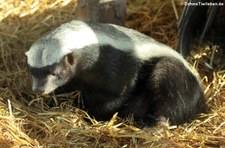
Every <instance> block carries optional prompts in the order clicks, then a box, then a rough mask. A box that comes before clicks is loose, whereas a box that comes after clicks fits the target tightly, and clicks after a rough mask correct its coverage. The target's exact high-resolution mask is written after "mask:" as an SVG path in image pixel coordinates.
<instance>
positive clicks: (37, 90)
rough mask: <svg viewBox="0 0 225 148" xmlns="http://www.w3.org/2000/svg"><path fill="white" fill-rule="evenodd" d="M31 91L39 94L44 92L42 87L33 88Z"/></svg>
mask: <svg viewBox="0 0 225 148" xmlns="http://www.w3.org/2000/svg"><path fill="white" fill-rule="evenodd" d="M33 92H35V93H37V94H40V95H41V94H43V93H44V88H33Z"/></svg>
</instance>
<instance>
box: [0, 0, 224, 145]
mask: <svg viewBox="0 0 225 148" xmlns="http://www.w3.org/2000/svg"><path fill="white" fill-rule="evenodd" d="M181 2H182V1H173V0H172V1H170V0H160V1H159V0H155V1H149V0H128V15H127V22H126V25H127V26H128V27H131V28H134V29H137V30H139V31H141V32H143V33H145V34H148V35H150V36H152V37H153V38H155V39H157V40H159V41H161V42H163V43H165V44H168V45H170V46H171V47H173V48H175V47H176V43H177V32H178V30H177V22H178V21H177V17H179V16H180V14H181V10H182V5H181ZM75 8H76V1H75V0H74V1H73V0H65V1H62V0H55V1H50V0H39V1H37V0H23V1H19V0H0V52H1V54H0V147H6V148H7V147H42V146H43V147H225V121H224V119H225V87H224V85H225V69H224V63H225V61H224V57H223V56H224V55H223V54H222V51H221V49H220V47H218V46H216V45H212V44H210V43H207V44H205V45H202V46H201V47H196V50H195V51H196V52H195V53H193V54H192V56H190V57H189V59H188V60H189V62H190V63H191V64H192V65H193V66H194V67H195V68H196V69H197V70H198V71H199V73H200V76H201V78H202V83H203V85H204V88H205V95H206V99H207V104H208V106H209V113H207V114H203V115H201V116H200V117H198V118H197V120H194V121H193V122H191V123H186V124H184V125H182V126H179V127H171V129H168V128H166V127H154V128H146V129H143V130H141V129H138V128H137V127H135V126H134V125H133V122H132V119H124V120H122V119H119V118H117V117H116V115H114V117H113V118H112V119H111V121H108V122H98V121H95V120H94V119H91V118H90V117H89V116H88V115H87V114H86V113H85V112H84V111H82V110H79V109H78V108H76V107H74V106H73V105H72V101H71V100H73V99H74V98H76V99H77V100H78V103H77V105H79V106H82V101H80V99H79V98H80V94H79V93H77V92H73V93H71V94H62V95H60V96H46V97H42V96H37V95H35V94H33V93H32V91H31V80H30V77H29V74H28V73H27V69H26V58H25V56H24V52H25V51H26V50H28V49H29V47H30V45H31V44H32V43H33V42H34V41H35V40H36V39H38V38H39V37H40V36H41V35H43V34H44V33H45V32H47V31H49V30H51V29H53V28H55V27H56V26H58V25H59V24H61V23H64V22H67V21H69V20H72V19H74V15H75V14H74V12H75ZM175 12H176V13H175ZM210 64H211V65H213V66H214V68H213V69H210V68H209V66H208V65H210ZM51 99H53V100H54V102H55V103H56V104H58V105H57V107H52V108H50V107H48V106H47V105H46V104H47V102H49V100H51ZM79 101H80V102H79ZM60 102H62V103H60Z"/></svg>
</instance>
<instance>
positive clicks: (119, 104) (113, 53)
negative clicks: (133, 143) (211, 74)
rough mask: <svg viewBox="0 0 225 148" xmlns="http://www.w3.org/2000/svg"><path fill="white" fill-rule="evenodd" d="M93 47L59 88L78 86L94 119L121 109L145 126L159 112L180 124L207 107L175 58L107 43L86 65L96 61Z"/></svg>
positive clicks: (195, 83) (192, 78)
mask: <svg viewBox="0 0 225 148" xmlns="http://www.w3.org/2000/svg"><path fill="white" fill-rule="evenodd" d="M84 50H85V49H84ZM87 51H88V52H87ZM92 53H94V51H93V50H92V51H90V50H89V49H88V47H87V49H86V52H85V55H86V54H87V55H88V58H86V59H88V60H86V62H84V63H82V64H77V65H78V66H77V67H76V73H75V75H74V76H73V77H72V79H71V80H70V81H69V83H67V84H66V85H64V86H63V90H64V91H74V90H81V92H82V96H83V99H84V104H85V107H86V108H87V109H88V113H89V114H90V115H93V116H94V117H95V118H96V119H98V120H108V119H110V118H111V117H112V115H113V114H114V113H115V112H119V116H121V117H127V116H128V115H130V114H133V115H134V118H135V119H136V121H143V122H144V124H145V125H147V126H151V125H155V124H157V122H159V120H160V117H165V118H168V119H169V122H170V124H172V125H174V124H176V125H178V124H181V123H184V122H186V121H189V120H191V119H193V117H194V116H195V115H196V114H198V113H201V112H204V111H205V101H204V96H203V92H202V88H201V86H200V84H199V82H198V80H197V78H196V77H195V76H194V75H193V73H191V72H190V71H189V70H187V68H186V67H185V66H184V65H183V63H181V62H180V61H178V60H177V59H173V58H171V57H157V58H152V59H150V60H148V61H145V62H144V63H143V62H140V61H139V60H137V59H135V58H134V56H133V55H129V54H127V53H125V52H123V51H121V50H117V49H115V48H113V47H111V46H108V45H107V46H101V48H100V52H99V53H100V57H99V58H98V59H97V62H96V63H95V64H94V65H92V66H90V67H88V66H87V65H88V64H89V63H90V61H96V59H95V57H94V56H92ZM87 55H86V56H87ZM63 62H65V61H64V60H62V63H63ZM62 63H61V64H59V65H63V66H64V69H69V68H68V67H70V65H68V64H62ZM79 65H83V66H84V65H86V66H87V68H83V66H81V67H79ZM55 66H56V65H53V66H52V67H51V69H54V68H55ZM47 69H49V68H47ZM34 70H35V69H31V71H32V73H33V74H34V75H35V74H37V72H36V71H34ZM36 70H37V69H36ZM74 70H75V69H74ZM38 71H40V69H38ZM44 71H47V70H44ZM47 72H48V71H47ZM42 77H43V76H42Z"/></svg>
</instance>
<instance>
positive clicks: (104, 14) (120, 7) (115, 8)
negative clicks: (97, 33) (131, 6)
mask: <svg viewBox="0 0 225 148" xmlns="http://www.w3.org/2000/svg"><path fill="white" fill-rule="evenodd" d="M125 18H126V0H77V9H76V19H79V20H83V21H88V22H100V23H113V24H118V25H124V23H125Z"/></svg>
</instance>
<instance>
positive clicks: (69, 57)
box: [65, 53, 76, 66]
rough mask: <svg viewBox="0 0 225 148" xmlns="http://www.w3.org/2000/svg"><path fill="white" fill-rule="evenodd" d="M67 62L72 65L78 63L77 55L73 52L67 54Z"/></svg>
mask: <svg viewBox="0 0 225 148" xmlns="http://www.w3.org/2000/svg"><path fill="white" fill-rule="evenodd" d="M65 61H66V63H68V64H69V65H70V66H74V65H75V64H76V60H75V57H74V55H73V54H72V53H70V54H68V55H66V57H65Z"/></svg>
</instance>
